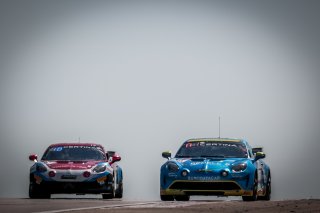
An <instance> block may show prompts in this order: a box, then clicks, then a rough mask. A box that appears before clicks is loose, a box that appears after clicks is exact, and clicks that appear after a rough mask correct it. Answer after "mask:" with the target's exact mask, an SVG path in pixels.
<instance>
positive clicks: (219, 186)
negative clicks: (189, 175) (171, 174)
mask: <svg viewBox="0 0 320 213" xmlns="http://www.w3.org/2000/svg"><path fill="white" fill-rule="evenodd" d="M169 188H170V189H178V190H240V189H241V188H240V187H239V185H238V184H236V183H235V182H201V181H194V182H192V181H188V182H186V181H176V182H174V183H173V184H172V185H171V186H170V187H169Z"/></svg>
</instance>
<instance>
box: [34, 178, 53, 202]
mask: <svg viewBox="0 0 320 213" xmlns="http://www.w3.org/2000/svg"><path fill="white" fill-rule="evenodd" d="M50 197H51V194H50V193H47V192H44V191H43V190H41V188H40V187H39V186H37V184H36V183H34V182H31V183H30V184H29V198H31V199H50Z"/></svg>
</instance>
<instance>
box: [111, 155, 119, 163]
mask: <svg viewBox="0 0 320 213" xmlns="http://www.w3.org/2000/svg"><path fill="white" fill-rule="evenodd" d="M111 158H112V160H111V162H112V163H114V162H117V161H121V157H120V156H119V155H117V154H115V155H113V156H112V157H111Z"/></svg>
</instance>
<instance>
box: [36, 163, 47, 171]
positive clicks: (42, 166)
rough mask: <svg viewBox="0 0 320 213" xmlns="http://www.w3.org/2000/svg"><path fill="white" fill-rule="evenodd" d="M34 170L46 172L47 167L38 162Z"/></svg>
mask: <svg viewBox="0 0 320 213" xmlns="http://www.w3.org/2000/svg"><path fill="white" fill-rule="evenodd" d="M36 171H37V172H46V171H47V168H46V167H45V166H44V165H43V164H40V163H38V164H37V165H36Z"/></svg>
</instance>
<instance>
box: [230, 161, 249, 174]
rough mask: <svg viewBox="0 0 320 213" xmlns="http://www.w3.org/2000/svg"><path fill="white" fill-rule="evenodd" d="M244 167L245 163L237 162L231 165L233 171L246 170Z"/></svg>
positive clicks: (245, 166)
mask: <svg viewBox="0 0 320 213" xmlns="http://www.w3.org/2000/svg"><path fill="white" fill-rule="evenodd" d="M246 168H247V164H246V163H238V164H235V165H232V171H233V172H242V171H244V170H246Z"/></svg>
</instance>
